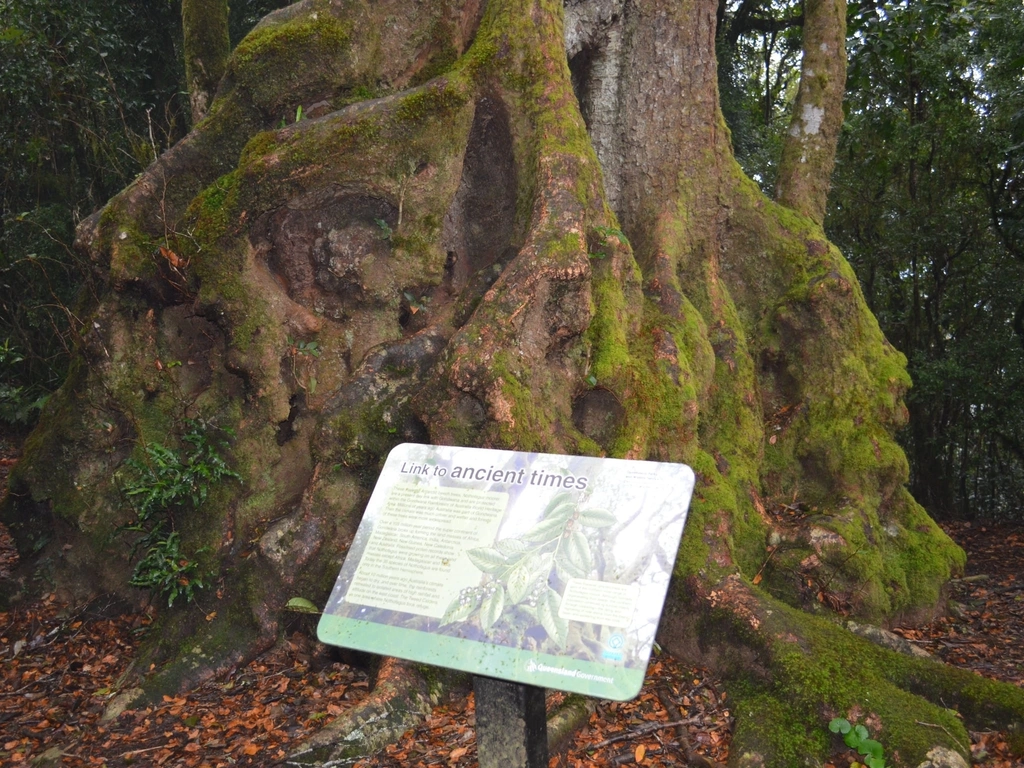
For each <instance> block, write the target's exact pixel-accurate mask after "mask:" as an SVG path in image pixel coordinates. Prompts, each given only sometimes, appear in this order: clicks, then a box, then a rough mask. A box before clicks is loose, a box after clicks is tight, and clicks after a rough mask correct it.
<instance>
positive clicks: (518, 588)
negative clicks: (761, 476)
mask: <svg viewBox="0 0 1024 768" xmlns="http://www.w3.org/2000/svg"><path fill="white" fill-rule="evenodd" d="M693 482H694V478H693V472H692V470H690V468H689V467H687V466H684V465H682V464H667V463H659V462H649V461H625V460H620V459H598V458H591V457H584V456H557V455H552V454H542V453H522V452H516V451H495V450H485V449H480V448H458V447H447V446H430V445H418V444H410V443H407V444H403V445H399V446H398V447H396V448H395V449H394V450H392V451H391V453H390V454H389V456H388V458H387V461H386V463H385V465H384V469H383V470H382V472H381V474H380V477H379V478H378V480H377V485H376V487H375V489H374V491H373V494H372V496H371V497H370V501H369V503H368V505H367V507H366V512H365V514H364V516H363V520H362V522H361V523H360V525H359V529H358V531H357V532H356V536H355V540H354V541H353V543H352V546H351V548H350V549H349V553H348V556H347V557H346V559H345V563H344V565H343V566H342V569H341V573H340V575H339V576H338V581H337V583H336V584H335V586H334V591H333V592H332V593H331V597H330V601H329V602H328V604H327V607H326V608H325V609H324V613H323V615H322V617H321V619H320V625H319V629H318V636H319V638H320V640H321V641H323V642H325V643H330V644H332V645H340V646H344V647H347V648H355V649H358V650H363V651H371V652H373V653H381V654H386V655H389V656H398V657H399V658H404V659H410V660H412V661H418V662H423V663H427V664H433V665H436V666H441V667H449V668H452V669H458V670H462V671H465V672H472V673H474V674H479V675H487V676H490V677H496V678H500V679H504V680H511V681H515V682H519V683H526V684H528V685H532V686H540V687H545V688H558V689H561V690H566V691H574V692H577V693H583V694H587V695H590V696H598V697H602V698H607V699H619V700H625V699H630V698H633V697H634V696H636V694H637V693H638V692H639V690H640V686H641V685H642V683H643V678H644V673H645V671H646V669H647V661H648V659H649V658H650V653H651V648H652V646H653V643H654V636H655V632H656V631H657V626H658V619H659V618H660V616H661V609H662V606H663V605H664V602H665V593H666V591H667V589H668V582H669V578H670V576H671V573H672V565H673V563H674V561H675V556H676V550H677V549H678V547H679V539H680V537H681V536H682V532H683V525H684V523H685V521H686V512H687V509H688V508H689V504H690V496H691V494H692V492H693Z"/></svg>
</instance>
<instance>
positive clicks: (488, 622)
mask: <svg viewBox="0 0 1024 768" xmlns="http://www.w3.org/2000/svg"><path fill="white" fill-rule="evenodd" d="M503 610H505V589H504V587H502V586H501V584H500V583H496V582H492V583H491V588H488V592H487V594H486V595H485V596H484V599H483V601H482V602H481V603H480V626H481V627H482V628H483V629H484V631H487V630H488V629H490V628H491V627H492V626H494V622H496V621H497V620H498V619H499V618H500V617H501V612H502V611H503Z"/></svg>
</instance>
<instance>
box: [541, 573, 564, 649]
mask: <svg viewBox="0 0 1024 768" xmlns="http://www.w3.org/2000/svg"><path fill="white" fill-rule="evenodd" d="M561 604H562V596H561V595H559V594H558V593H557V592H555V590H553V589H551V587H548V588H547V590H546V591H545V592H544V594H543V595H542V596H541V599H540V601H539V602H538V603H537V618H538V619H540V623H541V626H542V627H544V631H546V632H547V633H548V635H549V636H550V637H551V639H552V640H554V641H555V643H557V644H558V647H559V648H564V647H565V641H566V640H567V639H568V636H569V622H568V621H566V620H565V619H563V618H562V617H561V616H559V615H558V607H559V606H560V605H561Z"/></svg>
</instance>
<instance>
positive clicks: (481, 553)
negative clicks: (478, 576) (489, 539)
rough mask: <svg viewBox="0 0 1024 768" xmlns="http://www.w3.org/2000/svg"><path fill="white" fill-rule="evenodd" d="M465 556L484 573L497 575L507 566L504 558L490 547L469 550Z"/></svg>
mask: <svg viewBox="0 0 1024 768" xmlns="http://www.w3.org/2000/svg"><path fill="white" fill-rule="evenodd" d="M466 554H467V555H468V556H469V561H470V562H471V563H473V565H475V566H476V567H477V568H479V569H480V570H481V571H483V572H484V573H499V572H500V571H502V570H504V568H505V567H506V565H507V563H506V561H505V556H504V555H503V554H501V552H499V551H498V550H496V549H492V548H490V547H477V548H476V549H471V550H469V551H468V552H466Z"/></svg>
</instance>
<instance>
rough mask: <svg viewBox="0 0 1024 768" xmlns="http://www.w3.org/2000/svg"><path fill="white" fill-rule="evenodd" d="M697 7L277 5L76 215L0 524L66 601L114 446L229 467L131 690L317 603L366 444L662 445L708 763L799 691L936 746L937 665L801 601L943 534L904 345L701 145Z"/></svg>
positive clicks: (204, 663) (816, 602)
mask: <svg viewBox="0 0 1024 768" xmlns="http://www.w3.org/2000/svg"><path fill="white" fill-rule="evenodd" d="M715 14H716V5H715V3H714V2H713V1H712V0H685V2H675V1H672V2H670V1H669V0H651V1H650V2H645V3H631V2H616V1H615V0H581V1H580V2H569V3H568V7H567V9H566V15H565V19H566V25H563V8H562V5H561V3H558V2H553V0H490V2H488V3H487V4H486V6H484V5H482V4H481V3H479V2H477V1H476V0H459V1H456V0H451V1H450V2H446V3H439V4H433V3H430V4H425V3H416V2H410V1H409V0H380V2H372V3H371V2H346V3H341V2H330V1H329V0H304V1H303V2H300V3H298V4H296V5H294V6H291V7H290V8H288V9H284V10H282V11H279V12H276V13H274V14H272V15H271V16H269V17H268V18H267V19H266V20H265V21H264V22H262V23H261V24H260V25H259V27H257V29H256V30H254V32H253V33H252V34H251V35H250V36H249V37H248V38H247V39H246V40H245V41H243V42H242V43H241V44H240V45H239V47H238V49H237V50H236V51H235V52H234V54H233V55H232V58H231V60H230V62H229V64H228V69H227V75H226V77H225V79H224V81H223V83H222V85H221V90H220V92H219V96H218V98H217V100H216V101H215V102H214V104H213V105H212V107H211V109H210V113H209V116H208V117H207V119H206V120H205V121H204V122H203V123H202V124H200V125H199V126H198V127H197V128H196V130H195V131H193V133H192V134H190V135H189V136H188V137H187V138H186V139H185V140H184V141H183V142H182V143H181V144H179V145H178V146H176V147H175V148H173V149H172V150H170V151H169V152H168V153H166V154H165V155H164V156H163V157H162V158H160V159H159V160H158V161H157V162H156V163H155V164H154V165H153V166H152V167H151V168H150V169H149V170H148V171H147V172H146V174H144V175H143V176H142V177H141V178H140V179H139V180H137V181H136V182H135V183H134V184H133V185H132V186H131V187H129V188H128V189H127V190H125V191H124V192H123V193H122V194H121V195H120V196H118V197H117V198H115V199H114V200H113V201H112V202H111V203H110V204H109V205H108V206H107V208H106V209H105V210H104V211H103V212H102V213H101V214H99V215H97V216H95V217H93V218H91V219H90V220H88V221H86V222H84V223H83V225H82V228H81V230H80V232H79V241H80V247H81V248H82V249H84V250H85V251H86V252H87V253H88V254H89V256H90V258H91V259H92V263H94V264H95V265H96V270H97V274H98V278H99V279H100V280H101V281H102V282H103V284H104V285H105V291H104V292H103V294H102V296H101V297H100V298H99V300H98V301H97V302H95V303H94V304H92V305H89V306H88V307H86V308H85V310H83V315H82V316H83V317H84V318H85V322H84V330H83V332H82V339H81V344H80V352H79V360H78V363H77V364H76V366H75V367H74V370H73V373H72V376H71V377H70V379H69V381H68V383H67V384H66V385H65V387H64V388H63V389H62V390H61V391H60V392H59V393H58V394H57V395H55V396H54V397H53V398H52V399H51V401H50V403H49V404H48V406H47V409H46V412H45V413H44V415H43V417H42V419H41V422H40V425H39V427H38V428H37V430H36V432H35V433H34V435H33V436H32V438H31V439H30V440H29V442H28V444H27V445H26V448H25V452H24V457H23V459H22V460H21V462H19V464H18V466H17V468H16V470H15V472H14V473H12V476H11V495H10V497H9V499H8V500H7V501H6V502H5V504H4V506H3V507H2V509H0V514H2V517H3V519H4V521H5V522H6V523H7V524H8V527H9V528H11V530H12V533H13V534H14V535H15V536H16V538H17V540H18V542H19V546H20V547H21V548H22V549H23V551H25V552H26V553H27V552H29V551H31V550H32V548H33V547H34V546H36V543H37V542H38V540H39V537H40V536H41V535H42V534H43V533H46V532H47V529H49V531H51V532H52V535H53V541H52V542H51V543H50V544H49V545H48V546H49V547H50V548H51V550H50V551H51V552H52V553H55V554H59V555H62V556H63V553H66V552H72V553H74V556H73V557H70V558H67V557H65V559H64V560H62V561H61V563H62V566H61V572H60V576H61V579H62V583H63V584H64V585H65V588H68V589H72V588H78V589H84V588H89V587H93V588H105V589H110V590H114V591H120V592H122V593H124V592H128V593H129V594H131V590H129V589H128V588H127V586H126V581H127V577H126V572H127V570H129V569H130V568H131V563H130V562H129V559H128V557H127V556H126V555H127V553H126V551H124V550H125V549H126V548H124V547H122V548H121V550H120V551H119V550H118V548H117V546H113V547H112V546H111V543H110V542H111V541H112V540H117V539H116V533H117V530H118V528H119V526H123V525H124V524H125V523H129V522H131V521H132V519H133V511H132V509H131V508H130V505H128V504H126V499H125V497H124V496H123V495H122V494H121V493H120V490H119V489H120V488H121V487H123V486H124V482H125V481H126V480H129V481H131V482H135V483H138V482H139V480H138V472H137V470H133V469H132V468H133V466H134V467H137V466H139V465H141V464H144V462H145V461H146V457H147V456H149V455H151V454H148V453H147V451H146V449H147V447H152V446H153V445H154V444H160V445H162V446H167V445H171V446H172V448H175V449H176V450H184V449H185V448H186V447H187V446H186V443H187V441H186V440H185V439H184V436H185V425H193V426H192V427H190V428H191V429H194V428H195V426H194V425H195V424H197V423H198V424H201V425H207V427H208V428H209V429H210V430H213V428H214V427H216V428H217V429H225V428H228V429H230V430H231V433H230V434H233V438H232V442H231V451H230V453H231V467H232V468H233V470H234V471H237V472H238V473H239V475H240V476H241V480H240V481H234V480H225V481H224V482H222V483H221V484H220V485H219V486H218V487H216V488H213V489H211V490H210V494H209V496H208V497H207V499H206V500H205V501H204V502H202V503H201V504H199V505H198V506H197V507H196V508H195V509H192V508H189V507H187V505H185V506H183V507H182V508H180V509H178V510H176V512H175V514H174V515H173V516H172V522H173V524H174V526H175V530H176V531H177V532H179V535H180V541H181V546H182V548H183V551H186V552H187V553H188V557H190V558H193V559H194V560H195V562H196V563H197V564H198V565H197V567H199V568H200V570H201V573H202V575H203V578H204V580H205V582H206V583H207V584H208V585H210V586H211V587H214V586H215V587H216V589H211V590H210V591H209V592H206V593H204V595H205V597H204V608H205V610H207V611H209V610H210V607H211V606H215V607H216V618H215V619H213V620H211V621H205V620H204V619H205V615H206V614H204V613H203V612H201V611H198V610H193V609H190V608H180V607H176V608H175V609H173V610H172V611H168V612H165V613H164V618H163V619H162V621H163V624H162V630H161V631H158V632H154V633H153V635H152V639H151V641H150V646H149V649H148V652H147V655H146V657H145V658H144V659H143V660H142V663H141V664H140V668H143V669H145V668H148V667H149V664H155V665H157V666H156V670H157V671H156V672H155V674H153V675H152V676H150V677H148V678H147V679H146V680H145V681H144V682H143V684H142V687H143V689H144V690H145V691H146V695H149V696H159V695H161V694H162V693H163V692H166V691H167V690H171V689H174V688H176V687H180V686H183V685H191V684H194V683H195V682H196V680H198V679H202V677H203V676H205V675H210V674H214V673H216V672H217V671H218V670H219V669H223V668H225V667H226V666H229V665H231V664H234V663H238V661H239V660H240V659H241V658H244V657H245V655H246V654H247V653H252V652H253V651H254V650H255V649H258V648H260V647H265V646H266V645H267V644H268V643H270V642H273V640H274V638H275V637H276V635H277V633H278V628H279V622H280V620H281V615H282V614H281V609H282V606H283V603H284V602H285V601H286V600H287V599H288V598H289V597H291V596H296V595H298V596H304V597H308V598H309V599H312V600H314V601H319V602H321V603H322V602H323V601H324V600H325V599H326V596H327V592H328V590H329V588H330V585H331V583H332V582H333V579H334V576H335V575H336V573H337V567H338V563H339V559H340V557H341V554H342V553H343V552H344V551H345V548H346V547H347V545H348V542H349V541H350V539H351V536H352V534H353V532H354V529H355V526H356V524H357V522H358V519H359V516H360V514H361V512H362V509H363V506H364V505H365V503H366V499H367V498H368V494H369V492H370V490H371V489H372V486H373V483H374V480H375V479H376V475H377V471H378V468H379V466H380V463H381V462H382V460H383V458H384V456H385V455H386V454H387V451H388V450H389V449H390V448H391V447H393V446H394V445H395V444H397V443H399V442H402V441H419V442H433V443H438V444H462V445H471V446H481V447H503V448H514V449H519V450H530V451H549V452H564V453H581V454H589V455H608V456H618V457H628V458H633V459H656V460H664V461H681V462H686V463H688V464H690V465H691V466H692V467H693V468H694V469H695V471H696V473H697V477H698V487H697V490H696V493H695V497H694V501H693V505H692V508H691V513H690V522H689V524H688V527H687V530H686V533H685V535H684V539H683V542H682V545H681V548H680V553H679V557H678V559H677V562H676V563H675V568H674V579H675V580H674V587H673V590H672V592H671V599H670V603H669V606H668V608H667V613H666V618H665V622H664V626H663V631H662V634H661V638H660V642H661V643H662V645H664V646H666V647H668V648H670V649H671V650H672V651H673V652H675V653H677V654H678V655H680V656H681V657H683V658H688V659H701V660H704V661H706V662H708V663H710V664H712V665H713V666H715V667H716V668H717V669H718V670H719V671H720V672H721V673H722V674H723V675H724V676H725V678H726V679H727V680H728V681H729V685H730V697H731V699H732V701H733V706H734V709H735V711H736V714H737V718H738V719H737V731H736V742H735V747H734V758H733V762H734V764H736V765H748V764H749V765H754V764H762V765H779V766H783V765H792V764H793V759H794V757H793V756H794V755H799V756H801V757H806V758H807V759H819V760H823V759H825V757H826V756H827V755H828V753H829V750H830V743H829V740H828V737H827V732H826V731H825V725H826V724H827V722H828V720H829V718H830V717H832V716H834V715H836V714H845V715H848V716H851V717H869V718H872V722H877V723H878V726H877V728H878V729H880V733H881V736H882V739H883V741H884V742H885V743H886V745H887V747H889V748H890V749H892V750H893V752H894V755H898V757H894V762H895V764H898V765H916V764H917V762H918V761H920V760H921V759H923V757H924V754H925V752H926V751H927V749H928V747H929V746H931V745H933V744H935V743H942V744H945V745H947V746H950V747H952V748H954V749H962V747H958V746H957V741H958V740H959V741H960V742H963V743H966V737H965V732H964V730H963V726H962V725H961V724H960V723H959V722H958V721H957V720H956V719H955V718H953V717H952V716H951V715H949V714H948V713H947V712H945V711H943V710H940V709H938V708H936V707H935V706H934V705H932V704H930V703H928V701H926V699H925V698H921V697H919V696H917V695H913V694H911V693H909V691H915V692H918V693H921V694H922V695H923V696H925V697H928V698H930V699H931V700H934V701H939V700H942V699H941V697H942V696H946V695H948V692H949V691H950V690H951V689H952V687H953V684H952V683H951V682H950V681H960V682H962V680H961V678H959V677H956V676H955V674H953V673H949V672H947V671H943V670H942V669H941V668H940V667H939V666H938V665H932V666H931V667H927V669H926V668H925V667H922V666H914V665H916V664H917V662H913V663H911V662H904V661H901V660H899V659H898V658H897V657H895V656H893V655H891V654H887V653H885V652H882V651H876V650H874V649H873V648H871V647H870V646H868V645H867V644H866V642H865V641H863V640H861V639H859V638H855V637H853V636H852V635H851V634H850V633H848V632H846V630H843V629H841V628H839V627H838V626H837V624H835V623H833V622H832V621H830V620H829V619H828V618H827V617H828V616H829V615H835V614H843V615H846V614H849V615H855V616H857V617H860V618H863V619H867V620H869V621H874V622H878V623H882V622H886V621H891V620H896V619H897V618H909V617H913V616H921V615H930V613H931V612H932V611H933V610H934V609H935V607H936V605H937V604H938V603H939V600H940V597H941V589H942V586H943V584H944V582H945V581H946V579H947V578H948V577H949V576H950V574H952V573H955V572H957V571H959V570H960V569H961V568H962V566H963V554H962V552H961V551H960V550H959V549H958V548H956V547H955V546H954V545H953V544H952V542H950V541H949V539H948V538H947V537H946V536H945V535H944V534H943V533H942V532H941V530H939V529H938V527H937V526H936V525H935V524H934V523H933V522H932V521H931V519H930V518H929V517H928V516H927V514H926V513H925V512H924V510H923V509H922V508H921V507H920V506H919V505H918V504H917V503H916V502H915V501H914V499H913V498H912V497H911V496H910V495H909V493H908V492H907V491H906V489H905V483H906V479H907V466H906V460H905V458H904V456H903V453H902V452H901V451H900V449H899V448H898V446H897V444H896V443H895V441H894V439H893V432H894V431H895V429H897V428H898V427H899V426H901V425H902V424H903V423H904V421H905V418H906V409H905V408H904V406H903V402H902V395H903V392H904V391H905V388H906V386H907V384H908V380H907V376H906V373H905V367H904V365H905V360H904V358H903V357H902V355H900V354H899V353H898V352H896V351H895V350H894V349H892V347H891V346H889V345H888V343H887V342H886V341H885V339H884V338H883V336H882V334H881V332H880V331H879V329H878V325H877V323H876V322H875V320H874V318H873V317H872V315H871V313H870V312H869V311H868V309H867V307H866V305H865V302H864V300H863V296H862V294H861V292H860V289H859V287H858V285H857V282H856V279H855V277H854V275H853V273H852V270H851V269H850V267H849V265H848V264H847V263H846V262H845V261H844V260H843V258H842V256H841V255H840V254H839V253H838V252H837V250H836V249H835V247H834V246H832V245H831V244H830V243H828V242H827V241H826V240H825V239H824V237H823V235H822V232H821V229H820V226H818V225H817V224H816V223H815V222H814V221H813V218H809V217H807V216H804V215H800V214H798V213H794V212H793V211H792V210H790V209H788V208H786V207H784V206H780V205H777V204H775V203H773V202H771V201H770V200H767V199H766V198H765V197H764V196H763V195H761V193H760V192H759V191H758V190H757V188H756V186H755V185H754V184H753V182H751V181H750V180H749V179H747V178H746V177H745V176H744V175H743V174H742V172H741V171H740V169H739V167H738V165H737V164H736V162H735V160H734V158H733V157H732V153H731V149H730V146H729V140H728V131H727V129H726V127H725V125H724V123H723V120H722V116H721V113H720V111H719V109H718V100H717V91H716V85H715V83H716V73H715V67H716V64H715V59H714V41H715ZM366 30H374V31H375V34H372V35H371V34H364V32H365V31H366ZM566 30H568V31H566ZM840 39H841V36H840ZM819 48H820V45H819ZM574 85H575V91H574ZM580 105H582V110H581V109H580V108H579V106H580ZM298 106H302V108H303V113H304V114H306V115H309V116H311V117H312V118H313V119H310V120H303V121H301V122H298V123H292V124H289V125H286V126H285V127H279V126H280V122H281V119H282V118H287V117H288V116H289V115H294V114H295V111H296V109H297V107H298ZM588 127H589V131H590V132H589V133H588ZM591 136H593V139H591ZM818 139H819V140H820V141H824V139H823V138H822V135H821V134H820V132H819V134H818ZM824 149H825V148H824V147H822V151H824ZM820 194H824V192H823V191H822V192H820ZM313 342H315V346H310V345H311V344H313ZM311 350H316V353H315V354H314V353H313V352H312V351H311ZM210 434H213V432H212V431H211V432H210ZM217 434H227V433H222V432H217ZM211 439H212V438H211ZM129 457H133V458H134V462H135V463H134V464H132V463H126V460H127V459H128V458H129ZM55 470H56V471H55ZM133 472H135V473H136V474H133ZM119 483H120V485H119ZM129 500H130V499H129ZM112 537H113V538H112ZM67 547H70V549H68V548H67ZM214 595H216V597H214ZM812 614H818V615H812ZM832 648H835V649H836V650H834V651H833V650H832ZM908 665H910V666H908ZM405 675H406V672H405V671H402V676H403V679H405V680H406V682H408V680H407V678H405V677H404V676H405ZM951 675H952V676H951ZM925 678H927V680H925ZM402 685H403V686H404V687H402V690H405V689H408V690H413V689H416V690H420V689H419V688H418V687H417V686H418V683H417V684H413V683H409V685H406V683H403V684H402ZM396 690H397V689H396ZM971 690H972V691H973V692H972V693H971V694H970V696H971V697H974V698H973V699H972V701H973V700H977V702H980V700H981V698H983V697H987V698H988V699H993V700H998V702H999V704H998V706H996V705H995V704H993V705H992V707H990V708H989V709H987V710H986V709H985V705H984V703H983V702H981V703H978V706H977V707H974V708H972V706H973V705H971V704H970V702H968V703H965V704H964V705H963V709H964V712H965V717H966V716H967V714H966V713H967V712H971V713H972V714H971V715H970V716H971V717H974V718H975V721H980V720H981V719H984V717H989V718H990V719H991V718H997V719H1002V720H1011V719H1014V718H1016V719H1021V716H1022V714H1024V695H1021V693H1020V691H1017V690H1008V687H1005V686H1004V687H1000V686H998V685H996V684H983V683H978V684H977V686H976V687H975V688H973V689H971ZM396 695H397V694H396ZM382 696H384V698H385V699H387V696H386V694H384V693H382ZM936 697H939V698H936ZM977 702H976V703H977ZM374 706H376V704H375V705H374ZM986 713H987V714H986ZM916 720H921V721H925V722H934V723H939V724H942V726H943V729H944V730H937V731H936V732H934V733H932V732H929V733H927V735H926V737H925V736H922V735H921V732H920V729H917V728H915V727H914V726H913V725H912V724H913V723H914V722H915V721H916ZM356 727H357V725H356V724H352V728H356ZM873 727H874V726H873ZM346 729H347V726H346V724H345V723H339V724H337V726H336V727H335V728H333V729H332V733H336V734H344V733H345V732H346ZM944 734H945V735H944ZM340 741H344V738H343V737H342V736H341V735H339V742H340ZM318 750H326V753H331V751H332V748H331V747H330V745H329V744H320V745H318Z"/></svg>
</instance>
